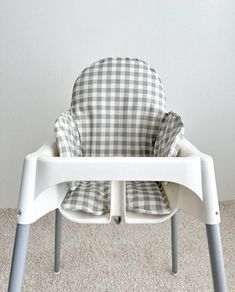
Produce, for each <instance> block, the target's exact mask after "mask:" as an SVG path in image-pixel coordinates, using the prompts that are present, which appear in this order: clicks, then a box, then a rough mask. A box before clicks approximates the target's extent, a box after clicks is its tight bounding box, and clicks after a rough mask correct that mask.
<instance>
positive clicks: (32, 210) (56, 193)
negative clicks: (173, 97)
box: [8, 59, 227, 292]
mask: <svg viewBox="0 0 235 292" xmlns="http://www.w3.org/2000/svg"><path fill="white" fill-rule="evenodd" d="M109 60H110V59H109ZM113 60H114V59H112V62H113ZM128 60H129V59H128ZM114 61H115V60H114ZM122 61H123V60H122ZM73 181H110V182H111V206H110V212H109V213H105V214H103V215H99V216H96V215H92V214H88V213H85V212H79V211H77V212H74V211H72V210H65V209H64V208H62V207H61V204H62V202H63V200H64V197H65V194H66V192H67V190H68V185H67V183H66V182H73ZM126 181H161V182H169V183H168V184H164V189H165V191H166V194H167V197H168V200H169V202H170V206H171V209H172V212H171V213H170V214H168V215H157V216H156V215H150V214H139V213H135V212H131V211H129V210H127V209H126V188H125V184H126ZM178 209H182V210H184V211H186V212H187V213H188V214H190V215H192V216H194V217H196V218H198V219H199V220H200V221H201V222H203V223H204V224H205V225H206V232H207V239H208V247H209V254H210V261H211V271H212V277H213V284H214V291H216V292H226V291H227V287H226V277H225V270H224V262H223V254H222V246H221V238H220V229H219V223H220V213H219V205H218V198H217V190H216V181H215V174H214V166H213V160H212V158H211V157H210V156H208V155H206V154H203V153H201V152H200V151H199V150H197V149H196V148H195V147H194V146H193V145H192V144H191V143H190V142H189V141H187V140H186V139H185V138H184V139H183V141H182V144H181V147H180V150H179V153H178V157H59V153H58V148H57V144H56V143H54V142H53V143H50V144H45V145H43V146H42V147H41V148H39V150H37V151H36V152H34V153H32V154H29V155H27V156H26V157H25V160H24V167H23V172H22V181H21V188H20V195H19V204H18V209H17V229H16V236H15V244H14V251H13V257H12V265H11V274H10V279H9V288H8V291H9V292H19V291H21V287H22V282H23V276H24V266H25V260H26V253H27V244H28V238H29V231H30V226H31V224H32V223H34V222H35V221H37V220H38V219H39V218H41V217H42V216H44V215H45V214H47V213H48V212H50V211H52V210H56V217H55V258H54V270H55V272H59V270H60V245H61V214H62V215H63V216H64V217H65V218H67V219H68V220H71V221H73V222H77V223H86V224H87V223H91V224H92V223H94V224H108V223H110V222H111V220H112V218H121V220H122V221H123V222H124V223H128V224H141V223H147V224H155V223H160V222H163V221H165V220H168V219H171V236H172V239H171V241H172V273H173V274H177V273H178V252H177V249H178V246H177V238H178V229H177V214H176V212H177V210H178Z"/></svg>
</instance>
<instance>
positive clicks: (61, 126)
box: [54, 111, 82, 190]
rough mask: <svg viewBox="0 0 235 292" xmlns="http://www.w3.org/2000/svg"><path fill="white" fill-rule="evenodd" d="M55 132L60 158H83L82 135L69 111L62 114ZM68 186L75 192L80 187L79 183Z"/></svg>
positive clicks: (56, 124)
mask: <svg viewBox="0 0 235 292" xmlns="http://www.w3.org/2000/svg"><path fill="white" fill-rule="evenodd" d="M54 132H55V137H56V141H57V147H58V150H59V153H60V156H63V157H78V156H82V148H81V141H80V135H79V132H78V129H77V126H76V124H75V123H74V120H73V117H72V116H71V115H70V113H69V111H65V112H63V113H62V114H60V116H59V117H58V119H57V120H56V121H55V127H54ZM68 185H69V188H70V190H74V189H75V188H76V187H77V186H78V183H77V182H68Z"/></svg>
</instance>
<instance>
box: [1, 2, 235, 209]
mask: <svg viewBox="0 0 235 292" xmlns="http://www.w3.org/2000/svg"><path fill="white" fill-rule="evenodd" d="M234 15H235V2H234V1H233V0H231V1H226V0H224V1H217V0H214V1H212V0H207V1H205V0H195V1H194V0H191V1H189V0H184V1H183V0H178V1H166V0H165V1H163V0H162V1H160V0H159V1H158V0H148V1H146V0H139V1H137V0H116V1H114V0H96V1H95V0H94V1H91V0H80V1H79V0H74V1H65V0H64V1H56V0H51V1H46V0H45V1H30V0H21V1H17V0H2V1H1V2H0V42H1V45H0V74H1V75H0V98H1V109H0V119H1V120H0V127H1V145H0V147H1V149H0V153H1V158H0V159H1V161H0V179H1V181H0V207H15V206H16V203H17V198H18V190H19V184H20V174H21V169H22V162H23V157H24V156H25V155H26V154H27V153H29V152H31V151H34V150H35V149H36V148H37V147H38V146H39V145H41V144H42V143H43V142H44V141H46V140H49V139H50V138H51V137H53V124H54V120H55V119H56V117H57V116H58V114H59V113H60V112H61V111H63V110H65V109H67V108H68V106H69V104H70V98H71V90H72V86H73V83H74V80H75V78H76V77H77V76H78V75H79V73H80V72H81V70H82V69H83V68H84V67H86V66H87V65H89V64H90V63H91V62H93V61H96V60H98V59H100V58H103V57H107V56H131V57H139V58H142V59H144V60H146V61H148V62H149V63H150V64H151V65H152V66H153V67H154V68H156V69H157V71H159V72H160V76H161V78H162V80H163V83H164V85H165V90H166V94H167V98H168V108H169V109H173V110H175V111H176V112H177V113H179V114H181V115H182V117H183V118H184V121H185V125H186V136H187V137H188V138H189V139H190V140H191V141H192V142H193V143H194V144H195V145H196V146H198V147H199V148H200V149H201V150H203V151H205V152H208V153H210V154H211V155H212V156H213V157H214V161H215V167H216V176H217V181H218V190H219V198H220V199H233V198H235V181H234V178H235V177H234V174H235V167H234V165H235V155H234V151H235V137H234V136H235V135H234V128H235V123H234V113H235V110H234V109H235V107H234V98H235V96H234V95H235V69H234V68H235V53H234V52H235V21H234V20H233V19H234Z"/></svg>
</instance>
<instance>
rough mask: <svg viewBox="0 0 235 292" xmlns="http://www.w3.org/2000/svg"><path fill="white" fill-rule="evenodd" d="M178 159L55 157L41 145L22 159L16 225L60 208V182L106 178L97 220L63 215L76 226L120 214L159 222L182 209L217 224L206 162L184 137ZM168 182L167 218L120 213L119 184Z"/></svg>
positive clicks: (127, 218)
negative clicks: (107, 190)
mask: <svg viewBox="0 0 235 292" xmlns="http://www.w3.org/2000/svg"><path fill="white" fill-rule="evenodd" d="M179 156H180V157H174V158H172V157H76V158H71V157H70V158H62V157H58V153H57V147H56V144H55V143H54V144H52V145H44V146H43V147H41V148H40V149H39V150H38V151H36V152H35V153H32V154H30V155H28V156H26V157H25V160H24V167H23V173H22V182H21V188H20V198H19V205H18V209H19V210H18V214H19V215H18V223H20V224H29V223H33V222H35V221H36V220H37V219H39V218H40V217H42V216H43V215H45V214H47V213H48V212H50V211H52V210H54V209H56V208H60V205H61V202H62V200H63V198H64V196H65V194H66V191H67V188H68V187H67V185H66V183H65V182H66V181H74V180H106V181H107V180H109V181H111V182H112V187H111V211H110V213H109V214H105V215H103V216H94V215H89V214H84V213H82V212H73V211H64V210H62V209H61V208H60V210H61V212H62V214H63V215H64V216H65V217H66V218H68V219H69V220H72V221H74V222H79V223H110V222H111V217H112V216H122V217H123V220H124V221H125V222H126V223H159V222H162V221H165V220H167V219H169V218H170V217H171V216H172V215H173V214H174V212H175V211H176V210H177V209H183V210H185V211H187V212H188V213H189V214H191V215H193V216H195V217H197V218H199V219H200V220H201V221H202V222H204V223H206V224H216V223H219V222H220V216H219V207H218V198H217V191H216V182H215V176H214V167H213V161H212V158H211V157H210V156H208V155H206V154H203V153H201V152H200V151H198V150H197V149H196V148H195V147H194V146H193V145H192V144H191V143H189V142H188V141H187V140H186V139H184V141H183V145H182V147H181V149H180V153H179ZM128 180H135V181H138V180H139V181H151V180H152V181H168V182H171V183H169V184H168V185H166V186H165V189H166V192H167V195H168V198H169V201H170V204H171V207H172V210H173V211H172V213H171V214H170V215H168V216H153V215H141V214H137V213H133V212H126V210H125V209H126V208H125V181H128Z"/></svg>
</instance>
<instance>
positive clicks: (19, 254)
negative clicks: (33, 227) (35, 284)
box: [8, 224, 30, 292]
mask: <svg viewBox="0 0 235 292" xmlns="http://www.w3.org/2000/svg"><path fill="white" fill-rule="evenodd" d="M29 232H30V224H27V225H25V224H17V228H16V235H15V243H14V250H13V255H12V263H11V272H10V278H9V285H8V292H20V291H21V288H22V283H23V278H24V267H25V261H26V256H27V247H28V238H29Z"/></svg>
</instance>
